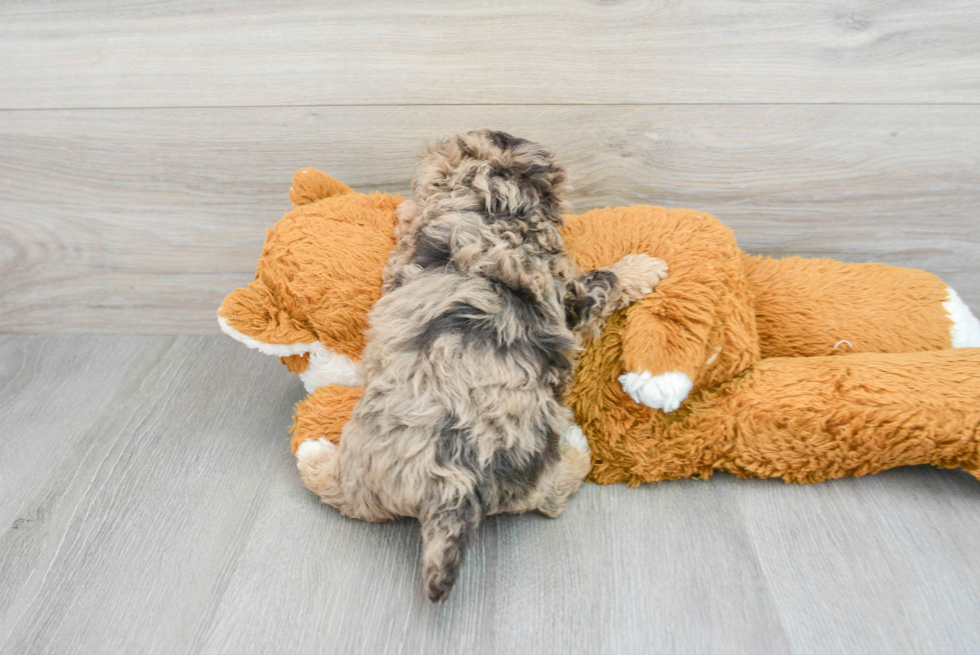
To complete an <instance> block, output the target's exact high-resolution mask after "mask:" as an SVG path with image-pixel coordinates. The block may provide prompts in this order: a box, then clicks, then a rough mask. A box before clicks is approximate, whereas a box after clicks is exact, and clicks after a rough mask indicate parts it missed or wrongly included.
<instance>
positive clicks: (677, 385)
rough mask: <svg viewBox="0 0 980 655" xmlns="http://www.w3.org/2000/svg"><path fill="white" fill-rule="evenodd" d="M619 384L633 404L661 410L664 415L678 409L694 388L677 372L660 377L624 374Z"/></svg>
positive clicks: (692, 384) (646, 373) (690, 382)
mask: <svg viewBox="0 0 980 655" xmlns="http://www.w3.org/2000/svg"><path fill="white" fill-rule="evenodd" d="M619 383H620V384H621V385H622V386H623V391H625V392H626V393H628V394H629V396H630V398H632V399H633V402H635V403H637V404H640V405H646V406H647V407H652V408H653V409H662V410H663V411H664V413H665V414H667V413H670V412H672V411H674V410H675V409H677V408H678V407H680V406H681V403H682V402H684V399H685V398H687V395H688V394H689V393H691V389H692V388H693V387H694V383H693V382H692V381H691V378H689V377H687V376H686V375H685V374H683V373H680V372H678V371H672V372H670V373H663V374H661V375H651V374H650V373H648V372H647V371H643V372H642V373H625V374H623V375H621V376H619Z"/></svg>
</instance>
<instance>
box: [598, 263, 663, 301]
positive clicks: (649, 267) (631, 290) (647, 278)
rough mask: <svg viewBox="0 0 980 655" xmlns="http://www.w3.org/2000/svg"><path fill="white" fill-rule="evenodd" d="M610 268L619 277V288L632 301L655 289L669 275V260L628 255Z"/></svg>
mask: <svg viewBox="0 0 980 655" xmlns="http://www.w3.org/2000/svg"><path fill="white" fill-rule="evenodd" d="M609 269H610V270H611V271H612V272H613V273H615V274H616V277H617V278H619V288H620V290H621V291H622V293H623V295H624V296H626V297H627V298H629V300H630V302H633V301H636V300H639V299H640V298H642V297H643V296H645V295H647V294H648V293H650V292H651V291H653V290H654V288H656V286H657V284H659V283H660V281H661V280H663V279H664V278H665V277H667V262H665V261H664V260H662V259H657V258H656V257H650V256H649V255H626V256H625V257H623V258H622V259H620V260H619V261H618V262H616V263H615V264H613V265H612V266H610V267H609Z"/></svg>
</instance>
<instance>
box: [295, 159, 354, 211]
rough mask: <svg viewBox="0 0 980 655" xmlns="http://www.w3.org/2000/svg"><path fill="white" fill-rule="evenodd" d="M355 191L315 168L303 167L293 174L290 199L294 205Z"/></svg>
mask: <svg viewBox="0 0 980 655" xmlns="http://www.w3.org/2000/svg"><path fill="white" fill-rule="evenodd" d="M345 193H354V190H353V189H351V188H350V187H349V186H347V185H346V184H344V183H343V182H341V181H340V180H336V179H334V178H332V177H330V176H329V175H327V174H326V173H324V172H322V171H318V170H316V169H315V168H301V169H300V170H298V171H296V173H294V174H293V185H292V186H291V187H289V200H290V201H292V203H293V204H294V205H308V204H310V203H311V202H316V201H317V200H323V199H324V198H332V197H333V196H340V195H343V194H345Z"/></svg>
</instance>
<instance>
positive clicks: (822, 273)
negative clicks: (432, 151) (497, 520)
mask: <svg viewBox="0 0 980 655" xmlns="http://www.w3.org/2000/svg"><path fill="white" fill-rule="evenodd" d="M290 195H291V197H292V199H293V202H294V203H296V206H295V207H294V208H293V209H292V211H290V212H289V213H287V214H286V216H285V217H284V218H283V219H282V220H280V221H279V223H277V224H276V226H275V228H274V229H273V230H272V231H270V233H269V235H268V237H267V239H266V244H265V247H264V249H263V252H262V257H261V258H260V261H259V265H258V270H257V273H256V279H255V281H254V282H253V283H252V284H250V285H249V286H248V287H246V288H244V289H239V290H237V291H235V292H234V293H232V294H231V295H229V296H228V298H227V299H226V300H225V302H224V304H223V305H222V307H221V309H220V310H219V315H220V316H221V317H222V318H223V319H224V320H225V321H227V323H228V325H229V326H231V327H232V328H233V329H234V330H237V331H238V332H240V333H241V335H244V337H245V338H250V339H254V340H256V341H259V342H262V343H263V344H270V345H290V344H309V343H312V342H314V341H319V342H320V343H322V344H323V345H324V346H325V347H326V348H327V349H328V350H330V351H333V352H335V353H340V354H342V355H346V356H348V357H350V358H351V359H353V360H356V359H357V358H358V357H359V355H360V353H361V350H362V349H363V347H364V332H365V329H366V327H367V322H366V316H367V313H368V310H369V309H370V308H371V306H372V305H373V303H374V302H375V300H377V298H378V297H379V296H380V288H381V269H382V267H383V266H384V264H385V262H386V260H387V256H388V253H389V251H390V249H391V247H392V246H393V243H394V240H393V235H392V229H393V227H394V224H395V218H394V210H395V208H396V207H397V206H398V204H399V203H400V202H402V198H400V197H398V196H390V195H386V194H380V193H375V194H370V195H367V194H360V193H355V192H353V191H351V190H350V189H349V188H348V187H346V186H345V185H343V184H341V183H340V182H337V181H336V180H333V178H330V177H329V176H327V175H325V174H323V173H320V172H319V171H314V170H312V169H306V170H305V171H301V172H299V173H297V175H296V177H295V178H294V181H293V188H292V189H291V194H290ZM564 218H565V223H566V224H565V228H564V232H563V236H564V238H565V243H566V247H567V249H568V252H569V253H570V254H571V255H572V256H573V257H574V258H575V259H576V260H577V261H578V262H579V263H580V265H581V266H582V267H583V268H586V269H593V268H599V267H603V266H608V265H609V264H612V263H613V262H615V261H617V260H618V259H620V258H621V257H622V256H623V255H626V254H631V253H642V254H648V255H652V256H655V257H660V258H661V259H664V260H665V261H666V262H667V263H668V264H669V266H670V275H669V277H668V278H667V279H666V280H664V281H662V282H661V283H660V285H659V286H658V287H657V289H656V291H655V292H654V293H652V294H651V295H649V296H647V297H645V298H643V299H641V300H640V301H639V302H637V303H636V304H634V305H633V306H632V307H630V308H629V309H628V310H626V311H625V312H621V313H620V314H618V315H616V316H614V317H613V318H612V319H611V321H610V322H609V324H608V326H607V328H606V330H605V332H604V333H603V335H602V336H601V338H599V339H598V340H597V341H596V342H595V343H593V344H591V345H590V346H589V347H588V348H587V350H586V351H585V352H584V353H583V355H582V357H581V360H580V363H579V369H578V373H577V375H576V379H575V382H574V384H573V386H572V388H571V389H570V391H569V394H568V398H567V400H568V402H569V404H570V406H571V407H572V408H573V409H574V411H575V413H576V417H577V420H578V421H579V423H580V424H581V425H582V427H583V430H584V432H585V434H586V436H587V437H588V439H589V442H590V444H591V446H592V449H593V464H594V468H593V470H592V474H591V479H592V480H593V481H596V482H600V483H613V482H629V483H631V484H638V483H640V482H649V481H656V480H665V479H671V478H678V477H691V476H701V477H706V476H708V475H710V474H711V472H712V471H714V470H724V471H730V472H732V473H735V474H737V475H756V476H764V477H779V478H782V479H784V480H787V481H791V482H815V481H820V480H824V479H827V478H832V477H840V476H841V475H860V474H864V473H870V472H874V471H878V470H882V469H885V468H889V467H892V466H900V465H905V464H917V463H932V464H935V465H937V466H963V467H964V468H966V469H967V470H970V471H971V472H972V473H974V474H976V473H977V471H978V459H977V458H978V455H977V452H978V451H977V430H978V427H977V426H978V414H977V412H978V411H980V410H978V408H980V350H977V349H961V350H955V351H942V350H943V349H948V348H950V345H951V344H950V326H951V321H950V319H949V317H948V316H947V315H946V312H945V310H944V308H943V305H942V303H943V302H944V301H945V300H946V299H947V289H946V285H945V284H944V283H943V282H942V281H941V280H939V279H938V278H937V277H935V276H934V275H931V274H929V273H926V272H924V271H915V270H909V269H902V268H895V267H890V266H882V265H878V264H844V263H841V262H836V261H833V260H807V259H802V258H798V257H793V258H789V259H783V260H774V259H769V258H764V257H752V256H749V255H746V254H744V253H743V252H742V251H741V250H740V249H739V248H738V245H737V243H736V241H735V237H734V235H733V234H732V232H731V231H730V230H729V229H728V228H726V227H725V226H724V225H722V224H721V223H720V222H718V221H717V220H716V219H714V218H713V217H712V216H710V215H709V214H705V213H703V212H697V211H691V210H684V209H663V208H660V207H650V206H635V207H620V208H605V209H597V210H594V211H591V212H588V213H585V214H582V215H579V216H571V215H570V216H565V217H564ZM916 351H919V352H916ZM929 351H933V352H929ZM935 351H942V352H935ZM293 352H296V351H293ZM862 353H863V354H862ZM883 353H903V354H883ZM277 354H278V353H277ZM842 355H843V356H842ZM307 361H308V355H292V356H289V357H285V358H283V363H284V364H286V365H287V366H288V367H289V369H290V370H291V371H293V372H295V373H300V372H303V371H304V370H305V369H306V367H307ZM624 372H636V373H639V372H647V373H650V374H652V375H658V374H661V373H665V372H682V373H685V374H687V375H688V377H690V378H691V379H692V380H693V381H694V390H693V391H692V392H691V395H690V396H689V397H688V399H687V400H686V401H685V402H684V403H683V404H682V405H681V407H680V409H679V410H677V411H675V412H672V413H669V414H664V413H663V412H661V411H659V410H653V409H650V408H648V407H645V406H642V405H638V404H636V403H635V402H633V400H631V399H630V397H629V396H627V395H626V394H625V393H624V392H623V391H622V389H621V387H620V384H619V382H618V380H617V378H618V377H619V376H620V375H621V374H622V373H624ZM359 395H360V390H359V389H353V388H348V387H338V386H326V387H320V388H318V389H316V390H315V391H314V392H313V393H312V394H311V395H310V396H309V397H308V398H307V399H306V400H304V401H303V402H301V403H300V404H299V405H298V406H297V413H296V424H295V426H294V428H293V435H294V436H293V449H294V451H295V449H296V448H297V447H298V446H299V444H300V443H301V442H302V441H304V440H306V439H314V438H320V437H326V438H328V439H330V440H336V439H337V438H339V435H340V430H341V428H342V427H343V424H344V423H345V422H346V420H347V417H348V416H349V415H350V411H351V410H352V409H353V407H354V405H355V404H356V402H357V398H358V397H359Z"/></svg>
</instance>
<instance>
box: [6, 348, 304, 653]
mask: <svg viewBox="0 0 980 655" xmlns="http://www.w3.org/2000/svg"><path fill="white" fill-rule="evenodd" d="M18 343H19V344H20V346H21V347H22V348H23V349H24V350H26V351H29V352H30V356H29V358H33V361H37V362H40V363H39V364H37V365H34V366H32V367H30V370H29V371H25V372H22V373H19V374H18V375H19V377H20V378H25V377H26V378H30V379H28V380H27V383H25V384H19V385H17V386H16V387H15V389H13V390H12V391H13V393H14V395H15V397H16V402H15V403H14V407H13V411H5V414H4V422H5V430H4V435H5V436H4V450H5V451H6V450H7V449H8V448H9V447H10V445H9V444H8V443H7V442H8V441H10V440H11V439H12V438H14V435H16V439H18V440H19V442H18V443H17V444H16V447H15V449H14V450H15V451H16V450H21V451H26V454H22V455H20V456H19V457H18V458H17V459H16V460H14V461H10V460H7V459H6V457H5V458H4V463H3V465H2V466H3V470H2V474H3V476H4V479H7V478H8V476H10V475H13V477H12V481H13V486H12V488H10V489H8V490H6V493H5V494H4V505H3V515H2V518H3V519H4V521H5V523H4V524H3V525H4V530H3V532H2V533H0V561H2V562H3V567H2V569H0V575H2V577H0V599H2V606H0V650H2V652H4V653H28V652H30V653H48V652H50V653H69V652H77V653H91V652H119V653H123V652H161V653H162V652H178V651H186V650H187V649H188V648H190V647H191V646H192V645H193V642H194V639H195V637H196V635H198V634H199V633H203V632H205V631H206V630H207V628H208V621H209V616H210V613H211V612H213V609H214V608H215V607H216V606H217V604H218V603H219V602H220V600H221V596H222V594H223V590H224V586H225V584H226V579H227V577H228V575H229V574H230V571H231V569H233V568H234V565H235V561H236V558H237V557H238V552H239V549H240V547H241V545H242V542H243V539H244V535H245V534H247V532H248V531H249V530H250V529H251V527H252V525H253V523H254V518H255V515H256V511H257V510H258V507H259V505H260V504H261V503H262V502H264V498H265V495H266V492H265V490H266V487H267V485H268V484H269V480H270V477H271V476H270V474H271V473H272V472H273V471H274V470H280V471H286V470H289V469H290V467H289V466H288V463H289V462H288V459H289V451H288V442H287V440H286V437H287V436H288V435H286V433H285V427H286V426H287V425H288V424H289V414H290V411H291V408H292V404H293V403H294V402H295V401H296V400H298V398H299V396H300V395H301V390H300V389H298V388H297V387H296V382H295V380H293V379H290V377H289V376H287V375H284V374H283V373H282V372H281V371H279V370H278V363H277V362H276V361H275V360H273V359H271V358H263V357H258V356H256V355H255V354H254V353H249V352H242V349H241V348H240V347H235V344H226V343H224V340H221V339H218V338H212V339H206V338H204V339H202V338H196V339H190V340H188V339H183V340H181V339H177V340H175V339H173V338H164V339H160V338H137V339H134V338H128V339H120V338H106V337H89V338H79V337H74V338H60V339H58V340H55V339H51V338H49V339H46V340H42V339H38V338H34V337H31V338H24V337H18V338H12V337H7V338H6V341H5V342H4V349H3V352H2V358H3V360H4V361H5V362H7V361H14V362H17V361H19V360H24V359H25V356H17V355H16V354H12V353H15V351H16V347H17V345H18ZM44 344H49V347H47V348H41V349H40V350H38V349H37V348H38V346H43V345H44ZM50 344H53V345H50ZM22 368H23V367H22ZM66 370H67V371H68V372H69V373H67V374H66V372H65V371H66ZM66 375H68V376H69V380H68V381H67V382H65V381H63V377H64V376H66ZM79 378H81V379H79ZM92 389H96V390H101V394H102V395H103V396H105V395H108V397H109V402H105V401H104V400H101V401H99V402H90V403H87V404H88V406H87V407H79V406H78V405H79V404H80V403H82V402H84V401H85V400H86V399H88V398H91V397H93V396H94V397H95V399H97V400H98V399H99V394H98V393H94V392H93V391H92ZM51 391H60V392H61V393H58V394H56V395H54V396H52V394H51ZM258 398H261V399H262V402H256V400H257V399H258ZM28 407H33V408H34V410H35V411H34V412H28V411H26V409H24V408H28ZM69 421H70V426H67V427H64V426H60V427H63V429H61V430H59V431H56V432H52V427H53V424H60V423H66V422H69ZM277 464H278V465H279V466H278V469H277ZM283 465H285V466H283ZM289 472H290V473H293V471H291V470H289ZM293 475H295V474H293ZM293 482H294V483H295V480H294V481H293ZM12 507H16V516H17V518H11V515H10V511H9V510H10V508H12ZM25 519H26V520H25Z"/></svg>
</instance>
